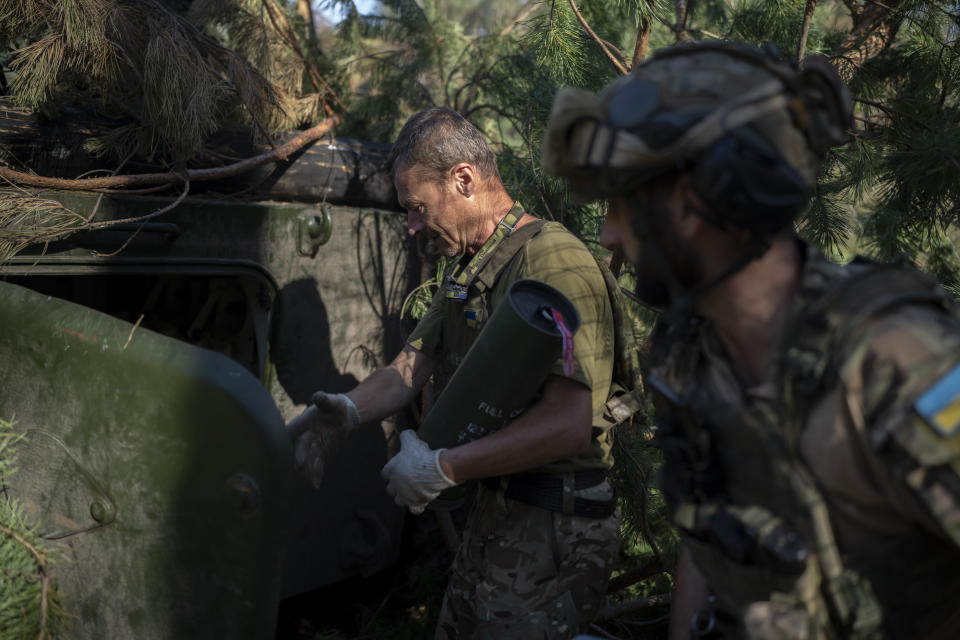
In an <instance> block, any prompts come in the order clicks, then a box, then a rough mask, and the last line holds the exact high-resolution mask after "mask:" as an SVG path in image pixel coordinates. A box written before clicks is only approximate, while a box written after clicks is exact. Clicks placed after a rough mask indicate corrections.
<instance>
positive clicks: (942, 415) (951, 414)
mask: <svg viewBox="0 0 960 640" xmlns="http://www.w3.org/2000/svg"><path fill="white" fill-rule="evenodd" d="M914 407H915V408H916V410H917V413H919V414H920V415H921V416H922V417H923V419H924V420H926V421H927V422H928V423H929V424H930V426H931V427H933V428H934V429H935V430H936V431H937V433H939V434H940V435H942V436H943V437H944V438H949V437H951V436H953V435H955V434H956V433H957V432H958V431H960V365H957V366H956V367H954V368H953V369H951V370H950V371H948V372H947V374H946V375H945V376H943V377H942V378H940V379H939V380H938V381H937V382H936V384H934V385H933V386H932V387H930V388H929V389H927V390H926V391H924V392H923V395H921V396H920V397H919V398H917V401H916V403H915V404H914Z"/></svg>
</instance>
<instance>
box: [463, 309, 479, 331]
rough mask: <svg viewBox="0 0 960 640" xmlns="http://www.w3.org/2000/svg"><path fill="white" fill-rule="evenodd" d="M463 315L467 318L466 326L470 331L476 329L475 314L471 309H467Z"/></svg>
mask: <svg viewBox="0 0 960 640" xmlns="http://www.w3.org/2000/svg"><path fill="white" fill-rule="evenodd" d="M464 315H465V316H466V318H467V326H468V327H470V328H471V329H476V328H477V325H479V323H478V322H477V312H476V311H474V310H473V309H467V310H466V311H465V312H464Z"/></svg>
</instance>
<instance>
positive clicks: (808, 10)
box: [794, 0, 817, 64]
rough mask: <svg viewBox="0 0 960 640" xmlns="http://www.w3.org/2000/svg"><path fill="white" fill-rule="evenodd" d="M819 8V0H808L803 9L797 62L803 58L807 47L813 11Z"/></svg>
mask: <svg viewBox="0 0 960 640" xmlns="http://www.w3.org/2000/svg"><path fill="white" fill-rule="evenodd" d="M816 8H817V0H807V6H806V7H805V8H804V10H803V22H802V23H800V39H799V40H798V41H797V54H796V56H795V57H794V59H795V60H796V61H797V64H800V61H801V60H803V54H804V51H805V50H806V48H807V36H808V35H809V34H810V22H811V21H812V20H813V12H814V10H815V9H816Z"/></svg>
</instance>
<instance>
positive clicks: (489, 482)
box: [480, 469, 617, 518]
mask: <svg viewBox="0 0 960 640" xmlns="http://www.w3.org/2000/svg"><path fill="white" fill-rule="evenodd" d="M606 478H607V472H606V470H605V469H588V470H586V471H576V472H572V471H571V472H568V473H528V474H518V475H512V476H504V477H499V478H484V479H483V480H481V481H480V482H481V483H483V485H484V486H485V487H486V488H487V489H490V490H492V491H499V490H501V489H502V488H503V487H504V485H505V486H506V489H504V490H503V495H504V497H506V498H510V499H511V500H516V501H517V502H522V503H524V504H529V505H532V506H534V507H540V508H542V509H548V510H550V511H558V512H560V513H565V514H567V515H573V516H580V517H584V518H609V517H610V516H611V515H613V512H614V511H616V509H617V498H616V494H614V496H613V497H612V498H610V499H609V500H592V499H590V498H580V497H578V496H575V495H573V492H574V491H577V490H579V489H589V488H590V487H595V486H597V485H598V484H600V483H601V482H603V481H604V480H606ZM564 484H566V485H567V487H568V488H567V490H566V491H564Z"/></svg>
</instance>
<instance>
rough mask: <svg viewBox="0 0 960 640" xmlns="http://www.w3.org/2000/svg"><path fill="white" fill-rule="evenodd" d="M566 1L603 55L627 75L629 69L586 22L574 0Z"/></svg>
mask: <svg viewBox="0 0 960 640" xmlns="http://www.w3.org/2000/svg"><path fill="white" fill-rule="evenodd" d="M568 2H569V3H570V8H571V9H573V13H574V14H575V15H576V16H577V20H578V21H579V22H580V24H581V26H583V28H584V30H585V31H586V32H587V34H588V35H589V36H590V38H591V39H592V40H593V41H594V42H596V43H597V45H599V47H600V50H601V51H602V52H603V55H605V56H607V59H609V60H610V62H612V63H613V66H614V67H616V69H617V71H619V72H620V73H621V74H622V75H627V74H628V73H630V71H629V69H627V68H626V67H625V66H624V65H623V63H622V62H620V61H619V60H617V58H616V56H614V55H613V52H611V51H610V49H609V48H608V47H607V45H606V44H605V41H604V40H602V39H601V38H600V36H598V35H597V34H596V32H594V30H593V29H591V28H590V25H589V24H587V20H586V19H585V18H584V17H583V14H581V13H580V9H578V8H577V3H576V2H575V1H574V0H568Z"/></svg>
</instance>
